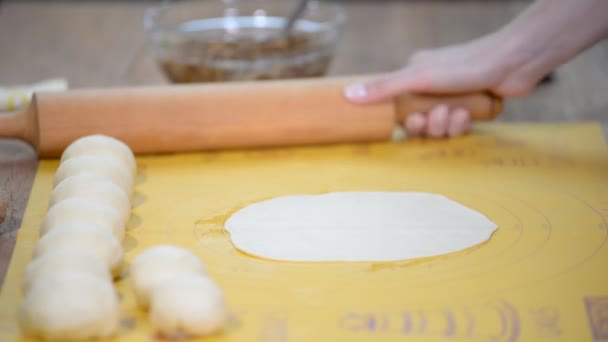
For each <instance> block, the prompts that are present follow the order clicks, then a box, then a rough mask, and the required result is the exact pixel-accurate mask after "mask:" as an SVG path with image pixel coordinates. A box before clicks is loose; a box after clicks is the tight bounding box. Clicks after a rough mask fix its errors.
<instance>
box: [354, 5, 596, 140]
mask: <svg viewBox="0 0 608 342" xmlns="http://www.w3.org/2000/svg"><path fill="white" fill-rule="evenodd" d="M607 37H608V0H578V1H572V0H538V1H536V2H535V3H533V4H532V5H531V6H530V7H529V8H527V9H526V10H525V11H524V12H523V13H521V14H520V15H519V16H518V17H516V18H515V19H514V20H513V21H512V22H510V23H509V24H508V25H506V26H505V27H503V28H502V29H500V30H499V31H497V32H494V33H492V34H489V35H487V36H485V37H482V38H480V39H477V40H474V41H471V42H468V43H465V44H460V45H455V46H450V47H445V48H440V49H435V50H428V51H421V52H418V53H416V54H414V55H413V56H412V58H411V59H410V63H409V64H408V65H407V66H406V67H405V68H403V69H401V70H399V71H396V72H393V73H391V74H389V75H386V76H385V77H382V78H380V79H378V80H374V81H371V82H368V83H365V84H354V85H350V86H349V87H347V88H346V89H345V91H344V93H345V96H346V97H347V98H348V99H349V100H350V101H352V102H353V103H358V104H366V103H373V102H379V101H384V100H386V99H389V98H392V97H394V96H395V95H397V94H400V93H404V92H410V93H454V92H470V91H471V92H472V91H485V90H489V91H492V92H494V93H495V94H497V95H499V96H502V97H507V98H508V97H516V96H524V95H527V94H528V93H529V92H530V91H531V90H532V89H533V88H534V86H535V85H536V84H537V83H538V82H539V81H540V80H541V79H542V78H543V77H544V76H545V75H547V74H548V73H549V72H551V71H553V70H554V69H556V68H557V67H558V66H559V65H561V64H563V63H565V62H567V61H568V60H570V59H572V58H573V57H575V56H576V55H577V54H579V53H580V52H582V51H584V50H585V49H587V48H589V47H591V46H592V45H594V44H595V43H597V42H599V41H601V40H602V39H605V38H607ZM404 124H405V126H406V128H407V130H408V132H409V133H410V134H414V135H416V134H425V135H430V136H434V137H440V136H445V135H450V136H454V135H460V134H463V133H465V132H467V131H468V130H469V128H470V125H471V122H470V119H469V113H468V111H467V110H466V108H448V107H447V106H444V105H438V106H436V107H435V108H433V109H431V110H430V111H429V112H428V113H413V114H412V115H410V116H409V117H408V119H407V121H406V122H405V123H404Z"/></svg>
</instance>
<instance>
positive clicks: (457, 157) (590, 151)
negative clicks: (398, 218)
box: [0, 123, 608, 342]
mask: <svg viewBox="0 0 608 342" xmlns="http://www.w3.org/2000/svg"><path fill="white" fill-rule="evenodd" d="M138 163H139V174H138V177H137V180H138V182H137V187H136V195H135V199H134V210H133V217H132V219H131V222H130V223H129V227H128V234H127V237H126V239H125V240H124V249H125V252H126V256H125V271H124V273H123V277H122V278H121V279H120V280H119V281H117V283H116V288H117V290H118V293H119V295H120V297H121V305H122V309H123V314H122V315H123V318H122V324H121V329H120V332H119V335H118V336H117V337H116V338H115V340H117V341H118V340H120V341H127V340H128V341H151V340H156V339H160V338H159V337H157V336H155V335H154V333H153V331H152V330H151V328H150V326H149V324H148V322H147V319H146V314H145V313H144V312H142V311H140V310H138V309H137V308H136V306H135V303H134V298H133V293H132V292H131V289H130V287H129V276H128V265H129V262H130V261H131V260H132V259H133V258H134V256H136V255H137V254H138V253H140V252H141V251H143V250H144V249H146V248H148V247H150V246H153V245H155V244H160V243H163V244H175V245H178V246H182V247H185V248H188V249H190V250H191V251H193V252H195V253H196V254H197V255H199V256H200V257H201V258H202V260H203V261H204V263H205V264H206V266H207V268H208V270H209V273H210V275H211V276H212V277H213V279H215V280H216V281H217V283H218V284H219V285H220V286H221V287H222V288H223V289H224V291H225V294H226V297H227V299H228V303H229V306H230V312H231V314H230V318H229V320H228V323H227V325H226V327H225V329H224V331H223V332H222V333H221V334H220V335H217V336H213V337H208V338H201V339H200V340H201V341H270V342H273V341H277V342H278V341H369V340H374V341H442V340H449V341H469V340H472V341H546V340H547V341H548V340H557V341H593V340H595V341H604V340H607V339H608V247H607V246H606V245H607V243H606V242H607V239H608V225H607V220H608V153H607V149H606V144H605V142H604V138H603V135H602V131H601V129H600V128H599V126H598V125H596V124H593V123H581V124H525V125H524V124H489V125H482V126H479V127H478V128H477V130H476V132H475V134H472V135H470V136H467V137H461V138H456V139H446V140H439V141H431V140H410V141H407V142H401V143H379V144H357V145H338V146H319V147H303V148H280V149H263V150H247V151H229V152H210V153H192V154H176V155H164V156H146V157H140V158H138ZM57 166H58V161H56V160H44V161H42V162H41V163H40V166H39V169H38V173H37V175H36V179H35V183H34V187H33V190H32V194H31V197H30V201H29V204H28V207H27V211H26V213H25V218H24V220H23V224H22V227H21V230H20V231H19V235H18V239H17V245H16V248H15V251H14V254H13V257H12V260H11V265H10V268H9V271H8V275H7V278H6V280H5V283H4V286H3V288H2V293H1V296H0V340H1V341H14V340H21V339H22V337H21V334H20V331H19V328H18V325H17V322H16V313H17V310H18V306H19V304H20V302H21V300H22V293H21V291H20V288H19V284H20V278H21V275H22V273H23V271H24V269H25V267H26V265H27V263H28V262H29V261H30V259H31V254H32V250H33V248H34V246H35V244H36V241H37V239H38V228H39V224H40V222H41V221H42V219H43V217H44V215H45V212H46V209H47V200H48V198H49V194H50V191H51V189H52V178H53V175H54V172H55V170H56V168H57ZM355 190H356V191H425V192H434V193H440V194H443V195H446V196H448V197H450V198H452V199H454V200H456V201H458V202H460V203H463V204H465V205H467V206H469V207H471V208H474V209H475V210H477V211H480V212H482V213H483V214H485V215H487V216H488V217H489V218H490V219H491V220H493V221H494V222H496V223H497V224H498V226H499V229H498V230H497V231H496V232H495V233H494V235H493V236H492V237H491V239H490V240H489V241H488V242H487V243H485V244H483V245H481V246H477V247H475V248H472V249H470V250H467V251H464V252H460V253H454V254H450V255H445V256H441V257H433V258H428V259H421V260H411V261H401V262H386V263H371V262H359V263H290V262H277V261H270V260H263V259H259V258H255V257H251V256H248V255H245V254H243V253H240V252H239V251H237V250H235V249H234V248H233V246H232V244H231V243H230V240H229V236H228V235H227V233H226V232H224V231H223V229H222V224H223V222H224V220H225V219H226V218H227V217H228V216H229V215H230V214H231V213H232V212H234V211H235V210H236V209H238V208H241V207H242V206H244V205H247V204H249V203H252V202H256V201H259V200H264V199H268V198H272V197H275V196H279V195H286V194H301V193H306V194H309V193H325V192H331V191H355Z"/></svg>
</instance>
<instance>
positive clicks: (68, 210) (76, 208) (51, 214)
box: [40, 197, 125, 241]
mask: <svg viewBox="0 0 608 342" xmlns="http://www.w3.org/2000/svg"><path fill="white" fill-rule="evenodd" d="M70 222H85V223H92V224H95V225H98V226H102V227H104V228H107V230H109V231H110V232H111V233H112V234H114V236H115V237H116V238H117V239H118V241H122V239H123V238H124V236H125V224H124V222H123V219H122V218H121V217H120V213H119V212H118V210H116V209H114V208H112V207H110V206H108V205H106V204H103V203H100V202H98V201H94V200H91V199H86V198H81V197H71V198H66V199H64V200H63V201H60V202H57V203H56V204H55V205H53V207H52V208H50V209H49V211H48V212H47V214H46V216H45V218H44V220H43V221H42V225H41V226H40V235H41V236H44V235H45V234H47V233H48V232H49V231H51V230H53V229H54V227H55V226H57V225H61V224H64V223H70Z"/></svg>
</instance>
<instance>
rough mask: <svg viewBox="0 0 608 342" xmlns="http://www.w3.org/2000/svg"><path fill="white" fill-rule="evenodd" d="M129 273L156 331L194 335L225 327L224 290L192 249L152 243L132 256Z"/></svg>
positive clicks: (174, 334) (201, 334)
mask: <svg viewBox="0 0 608 342" xmlns="http://www.w3.org/2000/svg"><path fill="white" fill-rule="evenodd" d="M130 275H131V284H132V288H133V291H134V293H135V297H136V300H137V303H138V305H139V306H140V308H142V309H144V310H149V317H150V322H151V324H152V326H153V327H154V329H155V330H156V332H157V333H159V334H161V335H163V336H166V337H183V336H187V337H194V336H206V335H211V334H214V333H217V332H219V331H220V330H221V329H222V327H223V325H224V322H225V320H226V316H227V309H226V303H225V298H224V294H223V292H222V290H221V289H220V288H219V287H218V286H217V285H216V284H215V282H214V281H213V280H212V279H211V278H210V277H209V276H208V275H207V272H206V270H205V267H204V265H203V263H202V262H201V261H200V259H199V258H198V257H197V256H196V255H194V254H193V253H191V252H190V251H188V250H186V249H182V248H179V247H175V246H171V245H158V246H155V247H151V248H149V249H147V250H145V251H143V252H142V253H141V254H139V255H138V256H137V257H136V258H135V259H134V260H133V263H132V265H131V268H130Z"/></svg>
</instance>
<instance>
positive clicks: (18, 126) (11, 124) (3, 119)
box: [0, 102, 38, 148]
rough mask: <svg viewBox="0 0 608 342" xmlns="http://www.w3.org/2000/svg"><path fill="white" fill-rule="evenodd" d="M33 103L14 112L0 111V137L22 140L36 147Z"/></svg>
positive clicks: (36, 136) (35, 123) (36, 134)
mask: <svg viewBox="0 0 608 342" xmlns="http://www.w3.org/2000/svg"><path fill="white" fill-rule="evenodd" d="M37 126H38V125H37V120H36V109H35V104H34V102H32V104H30V105H29V106H28V107H27V108H25V109H23V110H18V111H14V112H7V113H0V138H16V139H20V140H23V141H25V142H27V143H29V144H30V145H32V146H33V147H34V148H37V147H38V127H37Z"/></svg>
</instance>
